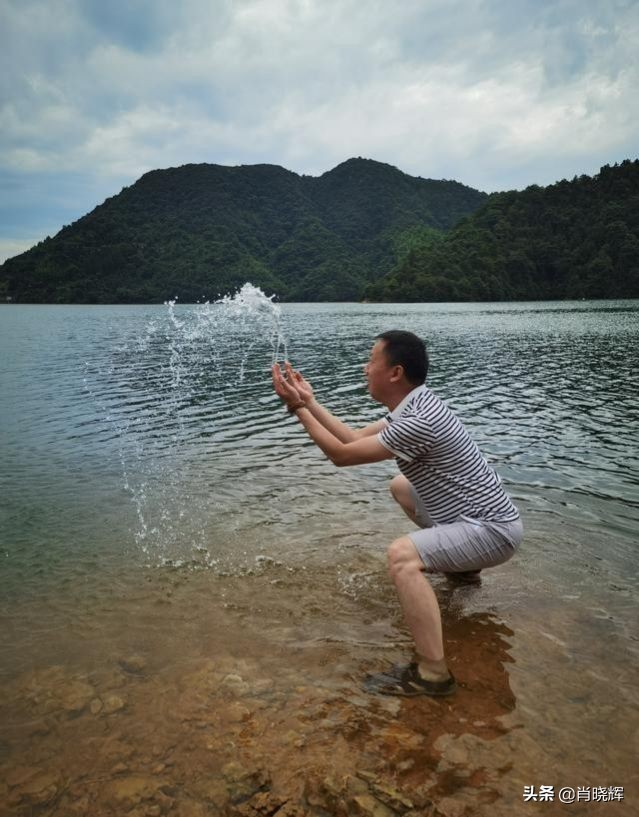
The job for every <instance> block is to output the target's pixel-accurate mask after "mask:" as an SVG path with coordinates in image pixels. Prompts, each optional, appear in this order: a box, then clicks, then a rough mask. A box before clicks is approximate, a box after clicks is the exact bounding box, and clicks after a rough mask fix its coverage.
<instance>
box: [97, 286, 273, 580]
mask: <svg viewBox="0 0 639 817" xmlns="http://www.w3.org/2000/svg"><path fill="white" fill-rule="evenodd" d="M274 297H275V296H267V295H266V294H265V293H264V292H263V291H262V290H261V289H260V288H259V287H256V286H254V285H253V284H250V283H246V284H244V286H242V287H241V288H240V289H239V290H238V291H237V292H236V293H234V294H231V295H226V296H224V297H223V298H220V299H219V300H217V301H214V302H212V303H211V302H208V301H207V302H205V303H200V304H196V305H194V306H187V305H179V306H178V304H177V298H174V299H172V300H169V301H166V302H165V306H166V312H165V313H164V316H162V315H159V316H158V315H155V316H153V317H152V318H151V319H150V320H147V321H146V324H145V325H144V327H142V328H141V329H140V330H138V331H137V333H136V335H135V336H134V337H132V338H130V339H128V340H127V342H125V343H124V344H123V345H121V346H120V347H118V348H117V349H114V352H113V356H112V362H111V365H110V366H109V367H108V369H107V370H102V371H92V370H91V369H90V367H89V366H88V365H87V372H86V378H85V379H86V382H85V389H86V391H87V393H88V394H89V395H90V396H91V397H92V399H93V400H94V401H96V402H97V403H98V405H99V406H100V408H101V412H102V416H103V417H104V418H105V422H106V424H107V427H108V428H109V429H110V432H111V434H112V436H114V437H115V439H116V441H117V446H116V451H117V456H118V458H119V461H120V468H121V472H122V480H123V483H122V484H123V489H124V490H125V491H126V492H127V493H128V494H129V495H130V497H131V499H132V501H133V506H134V517H133V520H132V541H134V542H135V543H136V547H137V550H138V552H139V553H142V554H143V555H144V558H145V559H146V560H147V561H148V562H149V563H150V564H158V563H163V564H166V563H169V562H170V563H175V562H177V561H181V562H184V563H191V564H194V565H205V566H209V567H210V566H214V565H215V564H217V559H216V558H215V557H214V555H213V554H211V553H210V545H211V542H210V535H211V530H210V521H209V520H210V518H211V504H212V503H215V505H216V511H217V512H218V513H219V512H220V504H221V503H222V504H223V486H222V485H220V486H217V485H215V484H213V485H211V484H209V485H202V484H201V480H199V479H198V462H199V461H200V459H201V457H202V456H208V457H211V456H213V457H215V456H216V455H218V454H219V450H220V449H221V448H222V441H223V440H225V439H226V437H227V436H228V435H229V434H231V435H232V433H233V431H234V425H233V423H234V422H235V419H236V415H237V410H236V407H237V405H238V403H241V402H242V399H243V397H244V395H245V394H246V395H248V394H251V393H254V390H255V389H256V388H259V389H261V388H264V390H265V392H267V391H268V393H269V394H270V378H269V376H268V369H269V368H270V365H272V364H274V363H277V362H278V358H279V356H280V353H281V351H282V350H283V352H284V356H286V355H287V341H286V337H285V335H284V332H283V330H282V316H281V310H280V307H279V306H278V305H277V304H275V303H273V299H274ZM269 348H270V355H269V352H268V351H267V350H268V349H269ZM269 357H270V361H269V359H268V358H269ZM226 452H227V453H226V456H228V448H227V449H226ZM220 473H221V474H223V473H224V471H223V469H222V468H221V469H220ZM223 479H224V477H221V481H223ZM222 510H223V511H224V512H225V513H226V515H227V517H228V516H230V515H231V514H233V513H236V512H237V507H236V506H235V505H232V504H231V505H230V506H229V507H224V508H223V509H222ZM207 526H208V527H207Z"/></svg>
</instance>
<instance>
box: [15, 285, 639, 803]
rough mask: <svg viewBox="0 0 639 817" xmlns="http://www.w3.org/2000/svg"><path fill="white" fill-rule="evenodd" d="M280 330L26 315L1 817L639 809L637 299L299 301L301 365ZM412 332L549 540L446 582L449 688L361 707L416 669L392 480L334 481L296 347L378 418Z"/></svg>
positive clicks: (356, 476)
mask: <svg viewBox="0 0 639 817" xmlns="http://www.w3.org/2000/svg"><path fill="white" fill-rule="evenodd" d="M270 317H271V316H270V314H269V315H266V314H263V315H260V316H258V317H257V318H255V316H253V317H251V316H247V315H246V314H244V313H242V312H240V311H235V312H233V311H232V310H229V309H228V308H226V307H225V306H223V305H206V304H202V305H197V306H188V305H183V306H179V305H177V306H170V307H169V306H31V305H29V306H27V305H24V306H21V305H10V306H2V307H1V308H0V382H1V384H2V388H1V392H0V418H1V420H2V423H1V427H0V435H1V436H0V439H1V443H0V450H1V453H2V457H1V463H0V489H1V497H2V499H1V505H0V538H1V541H0V559H1V561H0V564H1V566H2V567H1V570H2V574H1V576H0V578H1V580H2V588H3V593H2V600H1V602H0V605H1V607H0V609H1V613H2V620H3V626H2V629H1V631H0V656H1V658H2V661H1V669H0V718H1V724H2V732H1V734H0V803H2V802H4V803H6V805H5V806H1V805H0V815H4V814H5V813H6V814H30V813H32V811H33V810H34V809H37V810H38V813H45V814H52V815H53V814H55V815H57V814H60V815H63V814H64V815H66V814H92V815H96V814H123V813H127V812H131V814H133V815H142V814H148V815H159V814H164V813H167V814H178V815H180V817H199V816H200V815H204V814H227V813H228V814H258V813H265V814H266V813H268V814H275V813H276V812H277V807H278V804H279V803H281V804H284V803H288V806H287V807H286V808H288V809H294V808H295V809H297V811H291V812H290V813H291V814H307V815H315V814H317V815H321V814H327V813H328V814H348V815H350V814H359V813H362V814H368V813H371V814H372V813H373V811H371V810H370V809H372V808H373V805H374V806H375V808H377V809H378V811H376V812H375V814H381V815H392V814H403V813H408V812H409V811H411V810H412V811H413V812H414V813H415V814H431V815H438V814H439V815H446V816H448V817H459V815H465V814H468V815H471V814H472V815H484V814H486V815H488V814H490V815H496V817H500V815H503V817H512V815H513V814H524V813H527V811H526V810H527V809H530V810H531V813H532V810H533V809H535V808H538V809H540V810H541V809H542V808H543V810H544V813H546V814H549V815H550V814H553V815H554V814H564V813H565V814H574V813H577V812H578V813H580V814H595V815H596V814H610V813H611V812H612V811H613V810H615V809H616V811H618V812H619V813H620V814H622V813H630V812H626V809H631V808H632V806H630V803H631V802H634V803H635V804H636V803H637V797H639V788H638V777H637V771H636V757H637V752H638V751H639V673H638V669H639V627H638V626H637V625H638V623H639V622H638V617H637V598H638V591H639V567H638V562H639V560H638V559H637V551H638V544H637V543H638V540H639V536H638V533H639V452H638V448H637V440H638V433H637V432H638V430H639V401H638V400H637V395H638V394H639V373H638V372H639V367H638V365H637V364H638V353H637V349H638V348H639V320H638V318H639V301H580V302H551V303H513V304H497V303H493V304H283V305H282V306H281V317H280V330H281V333H282V335H283V337H282V338H281V339H280V340H281V341H282V342H281V343H280V344H279V347H278V345H277V343H275V345H273V343H272V342H271V339H270V338H269V337H268V335H269V332H270V330H271V329H272V326H271V327H270V328H269V326H268V323H269V319H270ZM391 328H402V329H409V330H411V331H414V332H416V333H417V334H419V335H420V336H421V337H423V338H424V339H425V340H426V343H427V346H428V349H429V354H430V358H431V369H430V373H429V378H428V382H429V385H430V387H431V388H432V389H433V390H434V391H435V392H436V393H437V394H438V395H439V396H441V397H442V398H443V399H445V400H446V401H447V403H448V404H449V405H450V406H451V407H452V408H453V409H454V410H455V411H456V413H457V414H458V415H459V416H460V418H461V419H462V420H463V422H464V423H465V425H466V427H467V428H468V429H469V431H470V432H471V434H472V436H473V438H474V439H475V441H476V442H477V443H478V444H479V447H480V448H481V450H482V452H483V453H484V455H485V456H486V458H487V459H488V461H489V462H490V463H491V464H492V465H493V466H494V467H495V468H496V470H497V471H498V472H499V474H500V476H501V477H502V479H503V482H504V485H505V487H506V489H507V491H508V492H509V494H510V495H511V497H512V498H513V499H514V501H515V503H516V504H517V505H518V507H519V508H520V511H521V513H522V517H523V520H524V526H525V539H524V542H523V544H522V546H521V549H520V550H519V552H518V553H517V555H516V556H515V558H514V559H513V560H512V561H511V562H508V563H507V564H505V565H502V566H500V567H497V568H495V569H493V570H489V571H485V574H483V575H484V578H483V580H482V583H481V585H480V586H478V587H470V586H462V587H460V586H454V585H451V583H449V582H447V581H446V580H445V579H444V578H443V577H434V578H433V585H434V587H435V590H436V593H437V595H438V598H439V600H440V605H441V608H442V615H443V622H444V634H445V639H446V646H447V653H448V657H449V661H450V664H451V668H452V669H453V672H454V673H455V675H456V677H457V679H458V681H459V683H460V689H459V691H458V693H457V694H456V695H455V696H454V697H453V698H450V699H444V700H433V699H415V700H401V701H400V700H395V699H386V698H381V697H375V696H370V695H367V694H366V693H365V692H364V691H363V690H362V687H361V681H362V678H363V676H364V675H365V674H366V673H367V672H370V671H378V670H380V669H382V668H384V666H386V665H387V664H388V662H389V661H390V662H396V661H406V660H408V659H409V658H410V641H409V638H408V634H407V631H406V630H405V628H404V626H403V624H402V621H401V615H400V610H399V606H398V603H397V600H396V598H395V595H394V592H393V590H392V587H391V585H390V580H389V579H388V577H387V574H386V566H385V551H386V547H387V545H388V544H389V543H390V542H391V541H392V540H393V539H394V538H396V537H397V536H399V535H401V534H402V533H405V532H407V531H409V530H410V529H411V525H410V523H409V522H408V520H406V519H405V518H404V517H403V516H402V514H401V512H400V511H399V509H398V508H396V507H395V506H394V503H393V502H392V500H391V498H390V495H389V492H388V482H389V480H390V479H391V478H392V476H393V475H394V474H395V473H396V470H395V466H394V463H393V462H392V461H387V462H383V463H379V464H374V465H367V466H360V467H357V468H352V469H337V468H335V467H334V466H333V465H332V464H331V463H330V462H328V461H327V460H326V459H325V458H324V457H323V455H322V454H321V452H319V451H318V449H316V447H315V446H314V445H313V444H311V443H310V442H309V440H308V439H307V437H306V436H305V434H304V432H303V430H302V429H301V427H300V426H299V425H298V424H297V422H296V420H295V419H292V418H290V417H289V416H288V415H287V414H286V412H285V411H284V410H283V408H282V407H281V405H280V403H279V401H278V400H277V398H276V397H275V396H274V394H273V393H272V388H271V385H270V374H269V369H270V365H271V362H272V360H273V359H274V357H275V356H276V355H277V356H278V357H279V359H282V358H283V356H284V354H285V350H286V353H287V354H288V356H290V358H291V360H292V361H293V362H294V364H295V365H296V366H298V367H299V368H300V369H301V370H302V371H303V372H304V373H305V374H306V376H307V377H308V379H309V380H310V381H311V382H312V384H313V386H314V388H315V392H316V395H317V396H318V398H319V399H320V400H321V401H322V402H323V403H324V404H325V405H326V406H327V407H328V408H330V409H331V410H332V411H333V412H334V413H335V414H337V415H338V416H339V417H340V418H341V419H343V420H344V421H346V422H348V423H351V424H353V425H364V424H366V423H369V422H372V421H374V420H376V419H378V418H379V417H380V416H383V415H384V414H385V409H384V408H383V407H381V406H379V405H376V404H375V403H373V401H372V400H371V398H370V397H369V396H368V395H367V393H366V389H365V385H364V379H363V375H362V368H363V365H364V363H365V362H366V359H367V357H368V352H369V349H370V346H371V344H372V342H373V339H374V337H375V335H376V334H378V333H379V332H382V331H385V330H387V329H391ZM284 341H285V343H284ZM530 786H533V787H535V791H537V792H538V791H539V789H540V787H541V786H552V787H553V790H552V798H550V795H548V794H547V795H545V796H546V797H547V802H546V803H544V804H543V805H536V804H535V803H531V802H525V801H524V789H525V787H530ZM580 787H581V793H580V798H579V799H580V802H579V803H575V804H574V805H570V804H569V803H568V802H567V801H568V800H569V799H570V791H568V792H567V793H566V792H564V793H562V800H565V801H566V802H565V803H562V802H560V799H559V792H560V790H561V789H568V790H569V789H570V788H572V789H574V790H575V798H576V797H577V794H576V792H577V790H578V788H580ZM615 787H616V788H615ZM621 787H623V790H624V791H623V796H624V798H625V801H626V802H625V804H624V805H619V804H618V805H616V806H615V805H610V803H609V802H607V801H606V799H605V797H608V796H610V797H612V796H613V795H612V794H611V791H612V790H613V789H614V790H615V791H616V796H617V798H618V797H619V796H620V794H619V790H620V788H621ZM599 789H601V791H600V790H599ZM586 790H588V791H587V792H586ZM604 790H605V792H608V794H607V795H604V794H602V791H604ZM389 792H390V793H389ZM256 798H262V800H263V801H264V803H265V804H266V805H264V809H267V808H270V809H271V811H268V810H266V811H264V812H258V811H255V810H253V811H250V808H251V807H254V808H256V807H257V806H256V804H257V803H258V799H256ZM251 804H252V805H251ZM269 804H270V805H269ZM366 804H368V806H367V805H366ZM371 804H373V805H371ZM366 808H369V811H366ZM3 809H4V810H3ZM384 809H385V810H386V811H384ZM616 811H615V813H616ZM284 813H285V812H284V811H282V815H284ZM288 813H289V812H288V811H287V812H286V814H287V815H288Z"/></svg>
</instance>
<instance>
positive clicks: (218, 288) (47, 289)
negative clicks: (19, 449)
mask: <svg viewBox="0 0 639 817" xmlns="http://www.w3.org/2000/svg"><path fill="white" fill-rule="evenodd" d="M486 199H487V196H486V194H485V193H480V192H479V191H477V190H473V189H471V188H469V187H465V186H464V185H462V184H459V183H458V182H452V181H433V180H428V179H420V178H414V177H411V176H408V175H406V174H404V173H402V172H400V171H399V170H397V169H396V168H394V167H391V166H390V165H385V164H381V163H379V162H374V161H371V160H368V159H350V160H348V161H347V162H344V163H343V164H341V165H339V166H338V167H336V168H334V169H333V170H331V171H329V172H328V173H325V174H324V175H322V176H320V177H318V178H315V177H311V176H298V175H296V174H295V173H291V172H290V171H287V170H284V169H283V168H281V167H277V166H275V165H254V166H240V167H223V166H220V165H210V164H201V165H185V166H183V167H179V168H172V169H168V170H155V171H152V172H151V173H147V174H145V175H144V176H142V178H141V179H139V180H138V181H137V182H136V183H135V184H134V185H132V186H131V187H128V188H125V189H124V190H122V192H121V193H119V194H118V195H117V196H114V197H113V198H110V199H107V200H106V201H105V202H104V204H102V205H100V206H99V207H96V208H95V210H93V211H92V212H91V213H89V214H88V215H86V216H84V217H83V218H81V219H79V220H78V221H76V222H75V223H73V224H71V225H70V226H67V227H64V228H63V229H62V230H61V231H60V232H59V233H58V234H57V235H56V236H55V237H54V238H47V239H46V240H45V241H43V242H41V243H40V244H38V245H37V246H36V247H33V248H32V249H30V250H29V251H28V252H25V253H23V254H22V255H19V256H16V257H15V258H11V259H9V260H7V261H6V262H5V263H4V264H3V265H2V266H1V267H0V294H2V295H3V296H5V297H6V296H9V297H11V298H12V299H13V300H14V301H16V302H49V303H63V302H70V303H109V302H157V301H163V300H165V299H167V298H172V297H174V296H178V297H179V298H180V300H181V301H186V302H190V301H195V300H199V299H201V298H203V297H204V298H215V297H216V296H217V295H219V294H224V293H226V292H228V291H230V290H232V289H234V288H236V287H237V286H239V285H241V284H243V283H244V282H246V281H251V282H252V283H254V284H256V285H259V286H261V287H262V288H263V289H264V290H265V291H267V292H275V293H277V294H278V296H279V297H280V298H281V299H282V300H304V301H312V300H355V299H359V298H361V296H362V293H363V290H364V288H365V286H366V285H367V284H368V283H370V282H372V281H375V280H377V279H378V278H380V277H381V276H383V275H385V274H386V273H389V272H392V271H393V270H394V269H395V268H396V267H397V265H398V264H401V262H402V261H403V259H404V257H405V256H406V255H407V254H408V253H410V251H411V248H412V247H416V246H417V247H419V248H420V249H422V248H423V247H424V246H425V245H426V243H427V241H428V240H432V236H439V235H440V233H441V231H444V230H447V229H449V228H451V227H452V226H453V225H454V224H456V223H457V222H458V221H459V219H460V218H462V217H464V216H466V215H468V214H469V213H471V212H473V211H474V210H475V209H477V207H479V206H480V205H481V204H482V203H483V202H484V201H485V200H486Z"/></svg>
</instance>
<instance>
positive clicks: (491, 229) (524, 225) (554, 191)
mask: <svg viewBox="0 0 639 817" xmlns="http://www.w3.org/2000/svg"><path fill="white" fill-rule="evenodd" d="M365 294H366V297H368V298H370V299H372V300H380V301H499V300H538V299H539V300H545V299H565V298H638V297H639V161H637V160H635V161H631V160H626V161H624V162H622V163H621V164H616V165H614V166H609V165H605V166H604V167H602V168H601V170H600V172H599V173H598V174H597V175H595V176H593V177H589V176H580V177H578V178H574V179H573V180H572V181H565V180H564V181H561V182H559V183H557V184H553V185H551V186H549V187H545V188H542V187H538V186H536V185H533V186H532V187H528V188H527V189H526V190H523V191H521V192H507V193H496V194H493V195H492V196H490V197H489V198H488V200H487V201H485V203H484V204H483V205H482V206H481V207H480V208H479V209H478V210H476V211H475V212H474V213H473V214H472V215H470V216H467V217H466V218H464V219H462V220H461V221H460V222H459V223H458V224H457V225H456V226H455V227H454V228H453V229H452V230H450V231H449V232H447V233H445V234H444V233H441V232H439V233H432V234H431V235H430V236H428V237H427V238H426V239H425V240H423V241H421V243H419V244H417V245H414V246H413V247H412V248H411V250H410V251H409V252H408V253H407V254H406V256H405V258H404V260H403V261H400V263H399V264H398V266H397V267H396V269H395V270H393V271H391V272H390V273H389V274H387V275H386V276H385V277H384V278H383V279H381V280H379V281H377V282H374V283H372V284H371V285H369V286H368V287H367V289H366V291H365Z"/></svg>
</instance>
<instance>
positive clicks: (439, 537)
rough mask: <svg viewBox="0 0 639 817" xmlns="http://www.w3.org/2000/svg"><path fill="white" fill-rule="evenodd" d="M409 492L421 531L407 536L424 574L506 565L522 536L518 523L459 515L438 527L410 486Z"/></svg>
mask: <svg viewBox="0 0 639 817" xmlns="http://www.w3.org/2000/svg"><path fill="white" fill-rule="evenodd" d="M411 489H412V493H413V497H414V499H415V516H416V518H417V521H418V523H419V524H420V525H422V526H423V527H422V529H421V530H417V531H414V532H413V533H409V534H407V535H408V538H409V539H410V540H411V541H412V543H413V544H414V545H415V547H416V548H417V552H418V553H419V555H420V557H421V560H422V561H423V563H424V566H425V567H426V570H427V572H429V573H459V572H464V571H467V570H481V569H482V568H484V567H495V565H500V564H503V563H504V562H507V561H508V559H510V557H511V556H512V555H513V554H514V553H515V551H516V550H517V548H518V547H519V544H520V542H521V540H522V536H523V532H524V528H523V525H522V524H521V519H515V520H514V521H512V522H489V521H486V520H483V519H471V517H469V516H463V515H462V516H458V517H457V519H456V520H455V521H454V522H451V523H449V524H447V525H438V524H437V523H435V522H433V520H432V519H431V518H430V516H429V515H428V511H427V510H426V508H425V507H424V503H423V502H422V500H421V499H420V498H419V497H418V496H417V494H416V492H415V490H414V488H413V486H412V485H411Z"/></svg>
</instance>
